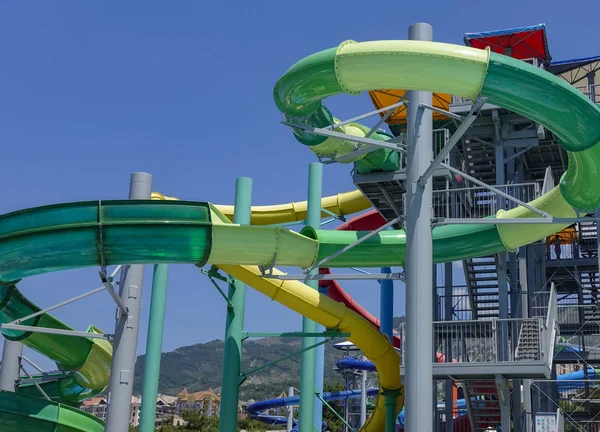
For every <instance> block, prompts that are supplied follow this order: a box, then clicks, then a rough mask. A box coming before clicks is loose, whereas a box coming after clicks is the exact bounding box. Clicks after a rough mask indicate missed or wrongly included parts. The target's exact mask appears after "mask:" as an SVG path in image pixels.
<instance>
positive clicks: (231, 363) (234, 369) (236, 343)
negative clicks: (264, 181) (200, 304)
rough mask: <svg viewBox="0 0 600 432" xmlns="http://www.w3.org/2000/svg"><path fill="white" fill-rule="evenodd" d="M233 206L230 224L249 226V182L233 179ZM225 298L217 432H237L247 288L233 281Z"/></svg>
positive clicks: (241, 283) (242, 178)
mask: <svg viewBox="0 0 600 432" xmlns="http://www.w3.org/2000/svg"><path fill="white" fill-rule="evenodd" d="M234 205H235V206H234V213H233V223H236V224H240V225H250V216H251V208H250V207H251V205H252V179H250V178H248V177H239V178H237V179H236V181H235V203H234ZM227 298H228V299H229V304H228V306H227V319H226V324H225V349H224V352H223V379H222V389H221V412H220V416H219V432H235V431H236V430H237V418H238V401H239V394H240V375H241V367H242V332H243V330H244V311H245V308H246V285H244V283H243V282H241V281H239V280H234V281H233V282H232V283H230V284H229V291H228V293H227Z"/></svg>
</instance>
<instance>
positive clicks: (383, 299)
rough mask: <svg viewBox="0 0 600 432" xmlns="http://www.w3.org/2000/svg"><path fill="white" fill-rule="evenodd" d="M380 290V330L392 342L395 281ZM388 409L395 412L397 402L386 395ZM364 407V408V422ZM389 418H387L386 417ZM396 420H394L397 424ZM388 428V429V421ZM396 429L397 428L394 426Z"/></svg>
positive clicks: (363, 399)
mask: <svg viewBox="0 0 600 432" xmlns="http://www.w3.org/2000/svg"><path fill="white" fill-rule="evenodd" d="M391 272H392V269H391V268H389V267H382V268H381V273H391ZM379 285H380V286H381V287H380V290H379V330H380V331H381V332H382V333H383V334H385V335H387V336H388V338H389V339H390V342H391V341H392V340H393V339H394V281H393V280H391V279H383V280H380V281H379ZM362 373H363V377H362V378H363V382H362V384H363V386H362V388H363V389H364V391H363V394H361V405H360V409H361V412H360V414H361V417H360V419H361V424H360V425H361V427H362V425H363V424H364V421H366V418H367V399H366V377H367V371H362ZM385 398H386V409H390V410H395V407H394V406H392V400H394V401H395V399H394V396H390V395H386V396H385ZM388 398H389V399H390V402H389V406H388V404H387V399H388ZM363 407H364V413H365V414H364V421H363ZM386 416H389V418H390V419H391V414H390V413H388V412H386ZM386 418H387V417H386ZM395 421H396V420H394V423H395ZM386 427H388V424H387V420H386ZM394 427H395V426H394Z"/></svg>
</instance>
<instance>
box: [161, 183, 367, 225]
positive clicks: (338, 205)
mask: <svg viewBox="0 0 600 432" xmlns="http://www.w3.org/2000/svg"><path fill="white" fill-rule="evenodd" d="M152 199H156V200H173V201H177V200H178V198H176V197H170V196H166V195H163V194H161V193H160V192H152ZM215 207H216V208H217V209H219V211H220V212H221V213H223V214H224V215H225V216H226V217H227V219H229V220H230V221H233V206H232V205H221V204H216V205H215ZM370 207H371V203H370V202H369V200H368V199H367V198H366V197H365V196H364V195H363V194H362V192H361V191H359V190H358V189H357V190H353V191H350V192H342V193H339V194H337V195H332V196H328V197H324V198H322V199H321V208H323V209H325V210H327V211H330V212H332V213H334V214H337V215H340V216H345V215H351V214H354V213H358V212H361V211H363V210H366V209H368V208H370ZM306 208H307V202H306V201H300V202H289V203H286V204H276V205H269V206H252V217H251V221H250V223H251V224H252V225H274V224H282V223H289V222H299V221H303V220H304V219H305V218H306ZM326 216H327V214H326V213H323V217H326Z"/></svg>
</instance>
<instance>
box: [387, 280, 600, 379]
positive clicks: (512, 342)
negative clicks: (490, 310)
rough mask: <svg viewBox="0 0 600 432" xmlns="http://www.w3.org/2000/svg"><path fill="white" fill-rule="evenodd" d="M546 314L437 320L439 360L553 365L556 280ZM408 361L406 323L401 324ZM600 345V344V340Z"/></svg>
mask: <svg viewBox="0 0 600 432" xmlns="http://www.w3.org/2000/svg"><path fill="white" fill-rule="evenodd" d="M547 301H548V303H547V306H546V308H545V314H544V316H537V317H532V318H500V319H490V320H462V321H435V322H434V323H433V349H434V351H435V352H436V353H437V362H438V363H502V362H529V363H532V362H533V363H536V362H544V363H546V365H547V366H548V368H550V366H551V363H552V359H553V353H554V349H555V344H556V340H557V335H558V324H557V317H558V308H557V295H556V290H555V288H554V284H553V285H552V287H551V290H550V292H549V295H548V297H547ZM400 338H401V346H400V349H399V351H400V356H401V359H402V364H404V358H405V356H404V353H405V352H406V324H405V323H402V325H401V327H400ZM599 346H600V344H599Z"/></svg>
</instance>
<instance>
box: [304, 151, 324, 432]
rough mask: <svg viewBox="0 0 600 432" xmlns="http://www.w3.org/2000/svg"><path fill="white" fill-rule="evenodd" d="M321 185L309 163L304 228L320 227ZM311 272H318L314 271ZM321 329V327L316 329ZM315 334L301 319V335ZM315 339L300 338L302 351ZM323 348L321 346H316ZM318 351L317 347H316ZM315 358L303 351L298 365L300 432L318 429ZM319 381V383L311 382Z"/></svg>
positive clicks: (318, 169)
mask: <svg viewBox="0 0 600 432" xmlns="http://www.w3.org/2000/svg"><path fill="white" fill-rule="evenodd" d="M322 183H323V165H322V164H321V163H319V162H312V163H311V164H310V165H309V169H308V208H307V213H306V225H307V226H311V227H313V228H317V229H318V228H319V227H320V224H321V188H322ZM313 273H318V270H314V271H313ZM305 283H306V285H308V286H310V287H312V288H314V289H319V282H318V281H316V280H310V281H306V282H305ZM320 330H322V328H321V329H320ZM317 331H319V327H318V326H317V323H316V322H314V321H312V320H310V319H308V318H306V317H304V318H303V319H302V332H303V333H315V332H317ZM318 342H319V340H318V338H315V337H304V338H303V339H302V348H305V347H309V346H311V345H314V344H315V343H318ZM320 348H324V347H322V346H321V347H320ZM317 349H318V348H317ZM317 357H318V358H320V359H321V360H320V362H321V363H322V362H323V360H322V358H323V354H322V353H319V355H317V351H316V349H311V350H307V351H304V352H303V353H302V359H301V362H300V418H299V427H300V432H313V431H320V430H321V418H322V410H323V408H322V406H323V405H322V403H321V401H320V400H319V399H318V398H317V397H316V396H315V393H322V392H323V373H322V372H321V373H319V374H317V368H320V370H321V371H322V369H323V364H320V365H317V364H316V363H317ZM316 378H320V383H316V382H315V379H316Z"/></svg>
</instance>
